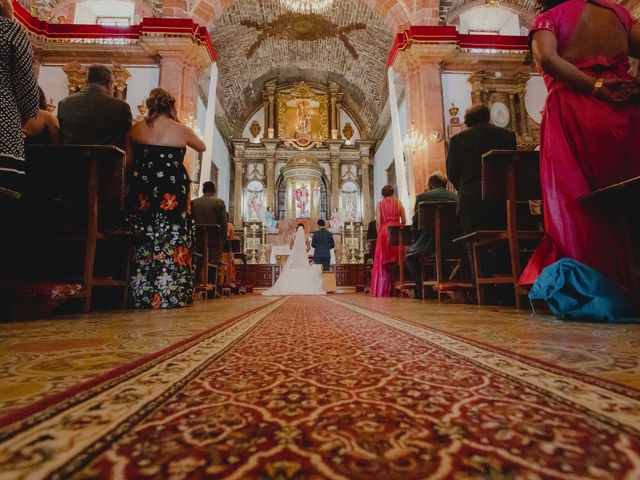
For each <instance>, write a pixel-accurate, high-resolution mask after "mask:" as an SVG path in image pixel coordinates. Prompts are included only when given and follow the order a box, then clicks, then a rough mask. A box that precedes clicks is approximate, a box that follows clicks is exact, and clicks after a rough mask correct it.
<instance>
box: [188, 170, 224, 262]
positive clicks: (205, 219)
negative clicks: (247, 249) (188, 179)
mask: <svg viewBox="0 0 640 480" xmlns="http://www.w3.org/2000/svg"><path fill="white" fill-rule="evenodd" d="M202 193H203V195H202V196H201V197H199V198H196V199H195V200H194V201H193V202H191V213H192V215H193V219H194V220H195V222H196V225H220V241H219V242H218V246H217V248H216V249H215V250H212V251H211V253H210V256H211V257H212V258H211V261H212V262H215V263H220V260H221V257H222V249H223V247H224V243H225V241H226V239H227V206H226V205H225V203H224V200H222V199H221V198H218V197H217V196H216V186H215V184H214V183H213V182H204V183H203V184H202Z"/></svg>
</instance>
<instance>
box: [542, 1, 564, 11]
mask: <svg viewBox="0 0 640 480" xmlns="http://www.w3.org/2000/svg"><path fill="white" fill-rule="evenodd" d="M566 1H567V0H538V8H539V10H540V11H541V12H546V11H547V10H550V9H552V8H553V7H557V6H558V5H560V4H561V3H564V2H566Z"/></svg>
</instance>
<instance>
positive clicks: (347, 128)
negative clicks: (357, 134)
mask: <svg viewBox="0 0 640 480" xmlns="http://www.w3.org/2000/svg"><path fill="white" fill-rule="evenodd" d="M342 135H344V138H346V139H347V141H349V140H351V137H353V127H352V126H351V122H347V123H345V124H344V128H343V129H342Z"/></svg>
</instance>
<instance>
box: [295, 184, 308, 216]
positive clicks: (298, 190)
mask: <svg viewBox="0 0 640 480" xmlns="http://www.w3.org/2000/svg"><path fill="white" fill-rule="evenodd" d="M293 196H294V202H295V203H294V205H295V209H296V218H309V217H311V197H312V190H311V182H310V181H309V180H298V181H296V182H295V184H294V186H293Z"/></svg>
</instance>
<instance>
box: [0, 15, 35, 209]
mask: <svg viewBox="0 0 640 480" xmlns="http://www.w3.org/2000/svg"><path fill="white" fill-rule="evenodd" d="M37 114H38V82H37V79H36V74H35V68H34V62H33V52H32V51H31V43H30V42H29V37H28V36H27V34H26V32H25V31H24V30H23V28H22V26H20V24H18V23H16V22H14V21H12V20H9V19H8V18H4V17H0V195H1V196H3V197H5V196H7V195H8V196H11V197H15V198H20V196H21V194H22V187H21V185H22V182H23V181H24V174H25V161H24V139H23V135H22V125H24V123H25V122H26V121H27V120H29V119H30V118H33V117H35V116H36V115H37Z"/></svg>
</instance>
